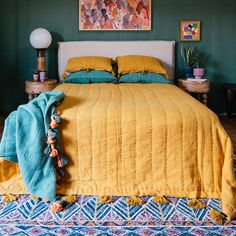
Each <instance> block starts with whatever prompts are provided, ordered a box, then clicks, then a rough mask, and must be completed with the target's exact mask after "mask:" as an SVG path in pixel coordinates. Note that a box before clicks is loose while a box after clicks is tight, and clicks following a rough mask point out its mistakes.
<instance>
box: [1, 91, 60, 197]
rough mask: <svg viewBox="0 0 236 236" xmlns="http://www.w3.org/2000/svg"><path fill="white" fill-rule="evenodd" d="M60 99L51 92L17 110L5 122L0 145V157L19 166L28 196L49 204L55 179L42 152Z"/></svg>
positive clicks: (51, 161) (53, 193)
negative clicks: (47, 201) (52, 116)
mask: <svg viewBox="0 0 236 236" xmlns="http://www.w3.org/2000/svg"><path fill="white" fill-rule="evenodd" d="M63 99H64V93H62V92H60V91H51V92H45V93H42V94H41V95H40V96H39V97H37V98H35V99H33V100H32V101H30V102H29V103H28V104H25V105H21V106H19V107H18V109H17V110H16V111H14V112H12V113H11V114H10V115H9V116H8V118H7V119H6V121H5V126H4V131H3V136H2V141H1V144H0V157H2V158H4V159H5V160H8V161H11V162H16V163H18V164H19V167H20V171H21V174H22V178H23V181H24V183H25V186H26V188H27V190H28V191H29V193H30V194H32V195H34V196H37V197H41V198H44V199H47V200H49V201H55V197H56V177H55V172H54V166H53V160H52V158H50V157H48V156H47V155H45V154H44V149H45V146H46V145H47V131H48V128H49V124H50V118H51V115H52V114H54V113H55V107H56V105H58V104H59V103H60V102H61V101H62V100H63Z"/></svg>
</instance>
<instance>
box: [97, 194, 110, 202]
mask: <svg viewBox="0 0 236 236" xmlns="http://www.w3.org/2000/svg"><path fill="white" fill-rule="evenodd" d="M109 203H112V197H110V196H100V197H99V201H98V204H109Z"/></svg>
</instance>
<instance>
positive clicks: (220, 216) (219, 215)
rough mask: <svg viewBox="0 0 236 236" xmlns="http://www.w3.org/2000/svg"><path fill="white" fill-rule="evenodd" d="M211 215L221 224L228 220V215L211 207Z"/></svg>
mask: <svg viewBox="0 0 236 236" xmlns="http://www.w3.org/2000/svg"><path fill="white" fill-rule="evenodd" d="M209 215H210V217H211V219H212V220H213V221H215V222H216V223H218V224H220V225H222V224H224V222H225V220H226V215H224V214H223V213H221V212H219V211H217V210H215V209H212V208H211V209H210V212H209Z"/></svg>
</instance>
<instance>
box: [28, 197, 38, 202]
mask: <svg viewBox="0 0 236 236" xmlns="http://www.w3.org/2000/svg"><path fill="white" fill-rule="evenodd" d="M30 198H31V199H33V200H34V201H35V202H37V201H39V198H38V197H35V196H33V195H30Z"/></svg>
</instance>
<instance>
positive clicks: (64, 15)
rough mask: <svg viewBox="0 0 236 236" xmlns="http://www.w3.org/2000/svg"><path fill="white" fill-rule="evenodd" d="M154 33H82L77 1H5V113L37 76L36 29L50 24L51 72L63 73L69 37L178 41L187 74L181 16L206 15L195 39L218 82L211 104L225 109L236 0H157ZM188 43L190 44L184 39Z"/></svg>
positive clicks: (235, 78)
mask: <svg viewBox="0 0 236 236" xmlns="http://www.w3.org/2000/svg"><path fill="white" fill-rule="evenodd" d="M152 2H153V5H152V6H153V7H152V16H153V17H152V31H150V32H79V31H78V1H77V0H40V1H39V0H8V1H5V0H0V16H1V21H0V29H1V31H0V32H1V33H0V34H1V37H0V113H9V112H10V111H12V110H14V109H15V108H16V107H17V106H18V105H19V104H22V103H25V102H27V95H26V94H25V92H24V81H25V80H28V79H31V77H32V73H33V70H34V68H35V64H36V52H35V50H34V49H33V48H32V47H31V45H30V43H29V35H30V33H31V31H32V30H33V29H35V28H37V27H44V28H46V29H48V30H49V31H50V32H51V33H52V36H53V43H52V45H51V46H50V48H49V49H48V51H47V61H48V63H47V64H48V74H49V77H50V78H57V46H56V45H57V44H56V42H57V41H68V40H153V39H158V40H175V41H176V42H177V47H176V78H178V77H180V76H182V69H183V62H182V59H181V57H180V53H179V48H180V45H181V44H182V43H181V42H179V21H180V20H201V22H202V40H201V42H196V43H193V44H194V45H196V46H198V48H199V49H200V50H201V51H203V52H204V53H205V54H206V56H207V58H208V60H207V64H206V73H207V78H208V79H209V80H211V81H212V87H211V92H210V95H209V106H210V108H212V109H213V110H214V111H215V112H217V113H223V112H225V106H224V93H223V88H222V83H224V82H236V30H235V29H236V1H235V0H225V1H220V0H195V1H193V0H178V1H177V0H153V1H152ZM184 44H186V45H187V44H188V43H184Z"/></svg>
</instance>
